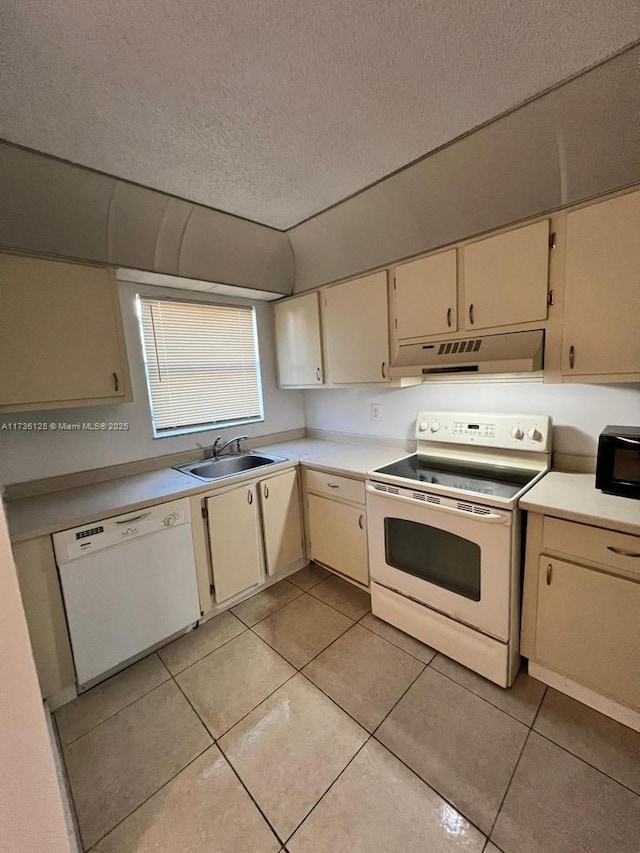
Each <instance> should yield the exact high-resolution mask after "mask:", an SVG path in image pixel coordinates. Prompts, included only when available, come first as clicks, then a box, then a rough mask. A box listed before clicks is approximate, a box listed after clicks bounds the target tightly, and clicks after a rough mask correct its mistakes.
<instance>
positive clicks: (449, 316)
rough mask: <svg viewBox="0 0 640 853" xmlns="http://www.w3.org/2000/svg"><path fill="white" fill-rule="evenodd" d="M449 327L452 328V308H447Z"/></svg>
mask: <svg viewBox="0 0 640 853" xmlns="http://www.w3.org/2000/svg"><path fill="white" fill-rule="evenodd" d="M447 326H448V327H449V328H451V308H447Z"/></svg>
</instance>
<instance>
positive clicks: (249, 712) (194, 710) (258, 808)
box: [156, 670, 298, 845]
mask: <svg viewBox="0 0 640 853" xmlns="http://www.w3.org/2000/svg"><path fill="white" fill-rule="evenodd" d="M297 674H298V671H297V670H296V672H294V673H293V675H290V676H289V678H287V680H286V681H283V683H282V684H280V685H279V686H278V687H276V688H275V690H272V691H271V693H270V694H269V695H268V696H266V697H265V698H264V699H262V700H261V701H260V702H258V704H257V705H255V706H254V707H253V708H252V709H251V710H250V711H248V712H247V713H246V714H245V715H244V716H243V717H241V718H240V720H238V721H237V722H236V723H234V724H233V726H230V727H229V728H228V729H227V731H225V732H223V734H221V735H220V739H221V738H223V737H224V735H226V734H227V733H228V732H230V731H231V729H232V728H233V727H234V726H237V725H238V723H239V722H241V720H244V719H245V717H248V716H249V714H251V713H253V711H255V709H256V708H258V707H259V706H260V705H261V704H262V702H265V701H266V700H267V699H269V698H270V697H271V696H273V694H274V693H275V692H276V691H278V690H279V689H280V688H281V687H283V686H284V685H285V684H287V683H288V682H289V681H291V679H292V678H294V677H295V676H296V675H297ZM174 681H175V679H174ZM176 685H177V687H178V689H179V690H180V692H181V693H182V695H183V696H184V698H185V699H186V701H187V702H188V704H189V706H190V708H191V710H192V711H193V713H194V714H195V715H196V716H197V718H198V719H199V720H200V722H201V724H202V725H203V726H204V729H205V731H206V732H207V733H208V734H209V735H210V737H211V738H212V739H213V745H214V746H215V747H216V749H217V750H218V751H219V752H220V754H221V755H222V757H223V758H224V760H225V761H226V762H227V764H228V765H229V767H230V768H231V771H232V773H233V774H234V776H235V777H236V778H237V779H238V781H239V782H240V784H241V785H242V788H243V789H244V790H245V791H246V793H247V796H248V797H249V799H250V800H251V802H252V803H253V804H254V806H255V807H256V808H257V810H258V811H259V812H260V814H261V815H262V817H263V819H264V821H265V822H266V824H267V826H268V827H269V829H270V830H271V832H272V833H273V834H274V835H275V838H276V841H277V842H278V844H280V845H282V844H284V841H282V840H281V838H280V836H279V835H278V833H277V832H276V831H275V829H274V828H273V826H272V825H271V822H270V821H269V820H268V819H267V816H266V815H265V813H264V812H263V811H262V809H261V808H260V806H259V805H258V803H257V802H256V800H255V799H254V797H253V794H252V793H251V791H250V790H249V789H248V787H247V786H246V785H245V783H244V780H243V779H242V777H241V776H240V774H239V773H238V771H237V770H236V768H235V767H234V766H233V764H232V763H231V761H230V759H229V757H228V756H227V754H226V752H225V751H224V749H223V748H222V745H221V744H220V743H219V739H218V738H216V737H215V736H214V734H213V732H211V730H210V729H209V727H208V726H207V724H206V723H205V721H204V720H203V719H202V717H201V716H200V714H199V713H198V711H197V710H196V709H195V707H194V706H193V704H192V703H191V700H190V699H189V697H188V696H187V695H186V693H185V692H184V691H183V690H182V688H181V687H180V685H179V684H178V683H177V682H176ZM183 769H184V768H183ZM181 772H182V770H180V771H178V773H176V774H175V776H173V777H172V779H175V778H176V776H178V774H179V773H181ZM158 790H159V789H158ZM156 793H157V792H156Z"/></svg>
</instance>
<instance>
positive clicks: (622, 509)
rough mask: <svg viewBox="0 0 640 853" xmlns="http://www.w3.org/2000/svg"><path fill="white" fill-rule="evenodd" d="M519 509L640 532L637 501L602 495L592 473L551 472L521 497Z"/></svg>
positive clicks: (639, 505) (622, 530) (639, 504)
mask: <svg viewBox="0 0 640 853" xmlns="http://www.w3.org/2000/svg"><path fill="white" fill-rule="evenodd" d="M519 506H520V508H521V509H528V510H531V511H533V512H540V513H544V514H546V515H553V516H555V517H556V518H566V519H568V520H569V521H579V522H582V523H583V524H592V525H594V526H596V527H605V528H609V529H612V530H620V531H621V532H623V533H635V534H636V535H640V501H638V500H634V499H632V498H620V497H617V496H616V495H605V494H604V493H603V492H601V491H600V490H599V489H596V487H595V474H568V473H563V472H560V471H551V472H550V473H548V474H547V475H546V476H544V477H543V478H542V480H540V482H539V483H536V485H535V486H533V487H532V488H531V489H529V491H528V492H526V493H525V495H524V496H523V497H522V498H521V499H520V502H519Z"/></svg>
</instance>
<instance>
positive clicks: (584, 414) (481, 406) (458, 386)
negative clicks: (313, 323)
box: [305, 382, 640, 456]
mask: <svg viewBox="0 0 640 853" xmlns="http://www.w3.org/2000/svg"><path fill="white" fill-rule="evenodd" d="M374 402H375V403H380V404H381V405H382V421H381V422H380V423H372V421H371V413H370V407H371V403H374ZM420 410H436V411H470V412H476V411H477V412H498V413H500V412H504V413H511V412H514V413H517V414H520V413H521V414H543V415H551V417H552V419H553V425H554V427H553V447H554V450H555V451H557V452H560V453H575V454H580V455H585V456H593V455H594V454H595V452H596V446H597V440H598V435H599V433H600V431H601V430H602V428H603V427H604V426H605V425H606V424H640V385H543V384H542V383H534V382H505V383H501V384H498V383H484V382H477V383H476V384H471V383H469V384H467V383H442V384H441V383H437V384H436V383H433V384H430V385H418V386H414V387H411V388H382V389H381V388H378V389H366V388H365V389H362V388H358V389H353V390H335V391H333V390H331V391H329V390H327V391H322V390H317V391H306V392H305V421H306V426H307V428H308V429H324V430H339V431H342V432H351V433H360V434H364V435H371V436H375V437H378V438H403V439H411V438H414V437H415V436H414V430H415V419H416V414H417V412H418V411H420Z"/></svg>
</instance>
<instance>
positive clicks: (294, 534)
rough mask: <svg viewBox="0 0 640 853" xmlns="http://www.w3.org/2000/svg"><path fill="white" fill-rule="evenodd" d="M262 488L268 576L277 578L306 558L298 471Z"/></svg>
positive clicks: (260, 486) (280, 477)
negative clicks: (303, 544)
mask: <svg viewBox="0 0 640 853" xmlns="http://www.w3.org/2000/svg"><path fill="white" fill-rule="evenodd" d="M258 486H259V489H260V508H261V510H262V531H263V535H264V551H265V562H266V566H267V574H269V575H275V574H277V573H278V572H279V571H281V570H282V569H285V568H286V567H287V566H290V565H291V564H292V563H295V561H296V560H300V559H302V557H303V556H304V549H303V547H302V525H301V523H300V491H299V487H298V471H297V469H295V468H294V469H293V470H292V471H284V472H283V473H282V474H278V475H277V476H276V477H269V479H268V480H262V481H261V482H260V483H259V484H258Z"/></svg>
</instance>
